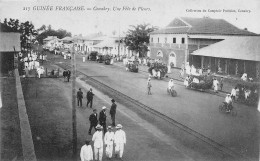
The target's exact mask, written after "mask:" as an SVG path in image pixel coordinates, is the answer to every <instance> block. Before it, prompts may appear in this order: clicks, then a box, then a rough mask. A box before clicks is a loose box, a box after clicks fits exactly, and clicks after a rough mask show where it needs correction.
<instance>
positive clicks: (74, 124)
mask: <svg viewBox="0 0 260 161" xmlns="http://www.w3.org/2000/svg"><path fill="white" fill-rule="evenodd" d="M71 64H72V133H73V137H72V144H73V145H72V147H73V154H72V157H73V159H75V160H77V116H76V60H75V48H74V43H73V47H72V59H71Z"/></svg>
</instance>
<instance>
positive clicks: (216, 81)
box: [213, 79, 219, 92]
mask: <svg viewBox="0 0 260 161" xmlns="http://www.w3.org/2000/svg"><path fill="white" fill-rule="evenodd" d="M218 84H219V82H218V80H217V79H214V81H213V86H214V92H218Z"/></svg>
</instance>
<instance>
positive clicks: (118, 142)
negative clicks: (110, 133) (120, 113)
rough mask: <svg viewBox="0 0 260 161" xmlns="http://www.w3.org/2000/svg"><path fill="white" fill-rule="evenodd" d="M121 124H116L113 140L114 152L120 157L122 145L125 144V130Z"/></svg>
mask: <svg viewBox="0 0 260 161" xmlns="http://www.w3.org/2000/svg"><path fill="white" fill-rule="evenodd" d="M122 128H123V126H122V125H121V124H118V125H117V126H116V129H117V130H116V132H115V136H114V138H115V139H114V140H115V141H114V142H115V154H116V157H118V156H119V158H120V159H122V157H123V153H124V146H125V144H126V135H125V132H124V131H123V130H122Z"/></svg>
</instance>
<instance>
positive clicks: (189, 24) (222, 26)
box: [151, 17, 257, 36]
mask: <svg viewBox="0 0 260 161" xmlns="http://www.w3.org/2000/svg"><path fill="white" fill-rule="evenodd" d="M184 27H186V28H184ZM181 33H188V34H217V35H245V36H256V35H257V34H255V33H253V32H249V31H247V30H242V29H239V28H237V27H236V26H234V25H232V24H231V23H229V22H227V21H226V20H223V19H212V18H190V17H181V18H175V19H174V20H173V21H172V22H170V24H169V25H168V26H167V27H166V28H163V29H160V30H157V31H154V32H152V33H151V34H181Z"/></svg>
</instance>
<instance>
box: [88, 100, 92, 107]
mask: <svg viewBox="0 0 260 161" xmlns="http://www.w3.org/2000/svg"><path fill="white" fill-rule="evenodd" d="M92 102H93V99H88V101H87V107H88V104H89V103H90V108H92Z"/></svg>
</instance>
